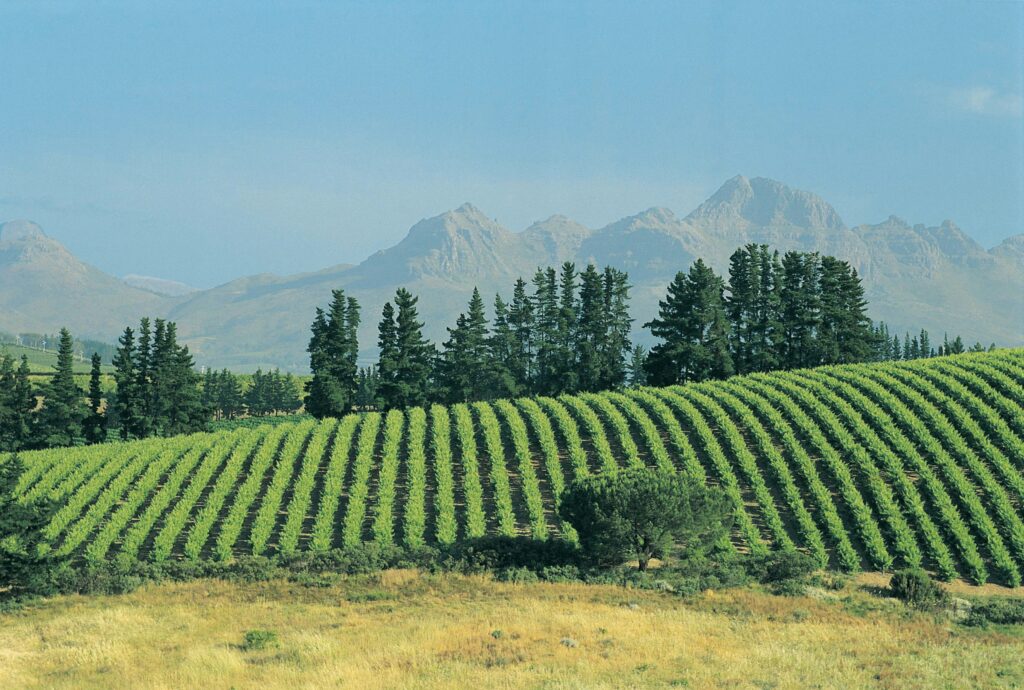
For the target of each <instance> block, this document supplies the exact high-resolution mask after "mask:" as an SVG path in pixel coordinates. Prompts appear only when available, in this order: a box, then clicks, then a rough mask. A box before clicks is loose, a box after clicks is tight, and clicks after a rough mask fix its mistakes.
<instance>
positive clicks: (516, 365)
mask: <svg viewBox="0 0 1024 690" xmlns="http://www.w3.org/2000/svg"><path fill="white" fill-rule="evenodd" d="M521 354H522V353H521V352H520V350H519V341H518V338H517V337H516V333H515V331H514V330H513V328H512V326H511V324H510V322H509V307H508V305H507V304H505V301H504V300H503V299H501V295H495V296H494V324H493V326H492V328H491V335H490V337H488V338H487V361H486V365H485V366H486V368H487V379H488V384H487V391H488V396H487V397H491V398H511V397H515V396H518V395H522V393H523V392H524V391H525V390H526V387H525V386H526V383H527V381H526V377H525V375H524V373H525V370H526V369H527V368H528V367H529V364H528V363H523V362H522V361H521V360H520V357H521Z"/></svg>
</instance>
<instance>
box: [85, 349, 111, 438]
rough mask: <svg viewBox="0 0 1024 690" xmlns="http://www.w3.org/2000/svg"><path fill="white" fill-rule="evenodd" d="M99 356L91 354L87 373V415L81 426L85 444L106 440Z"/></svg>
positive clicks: (95, 353) (105, 419) (96, 353)
mask: <svg viewBox="0 0 1024 690" xmlns="http://www.w3.org/2000/svg"><path fill="white" fill-rule="evenodd" d="M101 364H102V360H101V359H100V354H99V353H98V352H94V353H93V354H92V368H91V369H90V371H89V415H88V417H86V419H85V424H84V426H83V430H84V434H85V440H86V442H87V443H102V442H103V441H105V440H106V438H107V418H106V416H105V415H104V414H103V387H102V385H101V373H100V366H101Z"/></svg>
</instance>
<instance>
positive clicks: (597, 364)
mask: <svg viewBox="0 0 1024 690" xmlns="http://www.w3.org/2000/svg"><path fill="white" fill-rule="evenodd" d="M575 322H576V328H575V331H576V332H575V342H574V345H573V347H572V351H573V352H574V354H575V358H576V360H577V362H578V364H577V365H576V366H575V367H574V368H573V374H574V376H575V377H576V378H575V380H577V381H579V385H578V387H579V389H580V390H601V388H603V387H604V386H603V383H604V381H603V378H604V377H603V374H604V364H605V362H604V358H603V349H604V346H605V338H606V333H607V330H608V327H607V314H606V312H605V300H604V290H603V285H602V282H601V275H600V274H599V273H598V272H597V269H595V268H594V265H593V264H587V267H586V269H584V270H583V272H582V273H580V295H579V315H578V317H577V319H575Z"/></svg>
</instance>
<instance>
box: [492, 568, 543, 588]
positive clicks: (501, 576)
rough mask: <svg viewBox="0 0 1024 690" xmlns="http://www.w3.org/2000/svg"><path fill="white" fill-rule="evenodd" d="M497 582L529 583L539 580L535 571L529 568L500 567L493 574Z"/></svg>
mask: <svg viewBox="0 0 1024 690" xmlns="http://www.w3.org/2000/svg"><path fill="white" fill-rule="evenodd" d="M495 578H496V579H497V580H498V581H499V582H511V583H512V584H516V585H529V584H533V583H534V582H537V581H538V580H540V578H539V577H537V573H535V572H533V571H532V570H530V569H529V568H502V569H501V570H499V571H498V572H497V573H496V574H495Z"/></svg>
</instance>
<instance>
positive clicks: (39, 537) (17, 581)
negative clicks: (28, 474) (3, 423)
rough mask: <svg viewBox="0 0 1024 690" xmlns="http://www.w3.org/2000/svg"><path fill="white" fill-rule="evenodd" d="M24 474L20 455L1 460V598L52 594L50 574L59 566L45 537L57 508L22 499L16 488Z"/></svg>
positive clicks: (52, 504) (46, 502) (43, 501)
mask: <svg viewBox="0 0 1024 690" xmlns="http://www.w3.org/2000/svg"><path fill="white" fill-rule="evenodd" d="M24 472H25V465H24V463H23V462H22V460H21V458H20V457H19V456H17V455H13V456H11V457H9V458H6V459H4V460H0V599H17V598H20V597H23V596H25V595H31V594H50V593H52V588H53V577H52V573H53V571H54V570H55V569H56V568H58V567H59V566H60V564H61V563H62V559H59V558H57V557H56V556H55V555H54V553H53V550H52V549H50V548H47V547H48V546H49V544H48V543H47V541H46V539H45V537H44V529H45V528H46V526H47V525H48V524H49V522H50V519H51V518H52V516H53V514H54V513H55V512H56V510H57V505H56V503H55V502H53V501H51V500H48V499H46V498H38V499H36V500H35V501H31V502H25V501H23V500H21V499H22V497H21V496H19V495H18V492H17V485H18V481H19V480H20V478H21V476H22V475H23V474H24Z"/></svg>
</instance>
